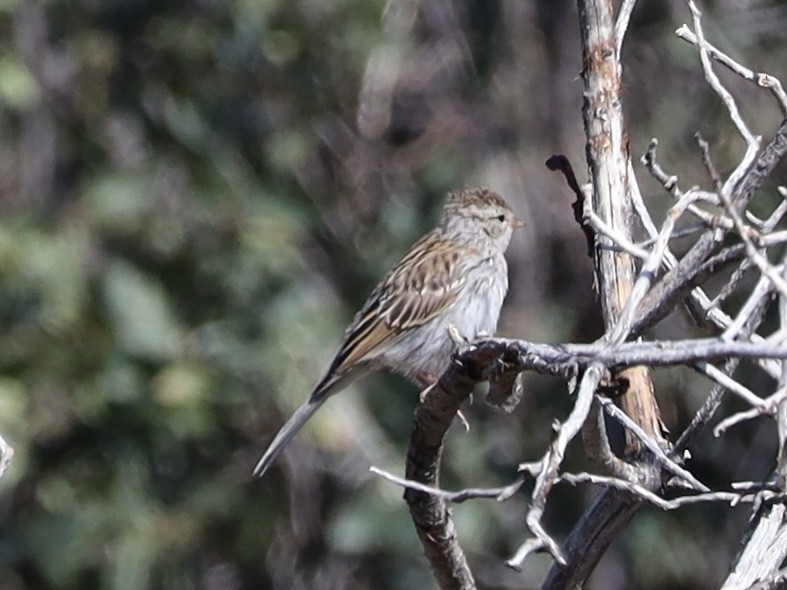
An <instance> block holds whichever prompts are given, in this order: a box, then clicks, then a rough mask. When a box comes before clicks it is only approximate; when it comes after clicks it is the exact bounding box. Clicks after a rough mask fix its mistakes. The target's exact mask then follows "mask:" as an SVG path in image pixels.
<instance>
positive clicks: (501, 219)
mask: <svg viewBox="0 0 787 590" xmlns="http://www.w3.org/2000/svg"><path fill="white" fill-rule="evenodd" d="M497 220H498V221H499V222H500V223H502V222H504V221H505V220H506V216H505V215H503V214H502V213H501V214H500V215H498V216H497Z"/></svg>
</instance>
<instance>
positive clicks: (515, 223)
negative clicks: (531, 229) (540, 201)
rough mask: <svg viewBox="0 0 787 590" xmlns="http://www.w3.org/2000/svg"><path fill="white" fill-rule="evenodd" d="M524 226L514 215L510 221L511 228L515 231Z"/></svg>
mask: <svg viewBox="0 0 787 590" xmlns="http://www.w3.org/2000/svg"><path fill="white" fill-rule="evenodd" d="M524 225H525V222H524V221H522V220H521V219H519V217H517V216H516V215H514V218H513V219H512V220H511V227H513V228H514V229H517V228H518V227H522V226H524Z"/></svg>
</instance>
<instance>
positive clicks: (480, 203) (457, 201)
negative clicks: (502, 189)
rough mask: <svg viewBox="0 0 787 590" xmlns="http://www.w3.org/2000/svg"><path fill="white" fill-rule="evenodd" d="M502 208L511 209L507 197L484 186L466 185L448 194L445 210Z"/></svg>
mask: <svg viewBox="0 0 787 590" xmlns="http://www.w3.org/2000/svg"><path fill="white" fill-rule="evenodd" d="M490 207H491V208H501V209H506V210H509V211H510V210H511V207H509V206H508V203H506V202H505V199H503V197H501V196H500V195H498V194H497V193H496V192H494V191H492V190H490V189H488V188H486V187H482V186H466V187H464V188H462V189H459V190H456V191H453V192H451V193H449V194H448V200H447V201H446V203H445V207H444V209H445V211H446V212H449V211H460V210H472V209H489V208H490Z"/></svg>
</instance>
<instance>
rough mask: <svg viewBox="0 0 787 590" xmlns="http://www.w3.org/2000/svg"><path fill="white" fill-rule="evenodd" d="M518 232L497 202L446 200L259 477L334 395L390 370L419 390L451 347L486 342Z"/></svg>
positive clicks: (483, 194)
mask: <svg viewBox="0 0 787 590" xmlns="http://www.w3.org/2000/svg"><path fill="white" fill-rule="evenodd" d="M521 225H522V222H521V221H520V220H519V219H517V218H516V216H514V214H513V213H512V211H511V209H510V207H509V206H508V204H507V203H506V202H505V201H504V200H503V198H502V197H500V195H498V194H497V193H494V192H492V191H490V190H489V189H486V188H471V187H467V188H464V189H462V190H459V191H455V192H453V193H450V194H449V196H448V199H447V201H446V204H445V206H444V208H443V212H442V215H441V217H440V221H439V222H438V225H437V227H436V228H435V229H433V230H432V231H431V232H429V233H428V234H426V235H425V236H424V237H423V238H421V239H420V240H418V241H417V242H416V243H415V244H413V246H412V247H411V248H410V250H408V252H407V253H406V254H405V255H404V257H403V258H402V260H401V261H400V262H399V263H398V264H397V265H396V266H395V267H394V268H393V269H392V270H391V271H390V272H388V274H386V275H385V276H384V277H383V279H382V280H381V281H380V283H379V284H378V285H377V287H376V288H375V289H374V291H373V292H372V294H371V295H370V296H369V298H368V299H367V300H366V303H365V304H364V305H363V307H362V308H361V310H360V311H359V312H358V313H357V314H356V315H355V317H354V318H353V321H352V323H351V324H350V326H349V327H348V328H347V330H346V331H345V333H344V337H343V339H342V344H341V345H340V347H339V351H338V353H337V354H336V357H335V358H334V360H333V362H332V363H331V365H330V367H329V369H328V371H327V372H326V374H325V376H324V377H323V378H322V379H321V380H320V381H319V383H318V384H317V386H316V387H315V388H314V391H313V392H312V394H311V395H310V396H309V399H308V400H307V401H306V402H304V404H302V405H301V406H300V407H299V408H298V409H297V410H296V411H295V413H294V414H293V415H292V416H291V417H290V419H289V420H288V421H287V422H286V424H285V425H284V426H283V427H282V428H281V430H279V432H278V434H277V435H276V436H275V437H274V439H273V441H272V442H271V444H270V445H269V447H268V449H267V450H266V451H265V454H264V455H263V456H262V458H261V459H260V461H259V463H257V466H256V467H255V469H254V474H255V475H258V476H261V475H263V474H264V473H265V471H266V470H267V469H268V467H269V466H270V464H271V463H272V462H273V461H274V460H275V459H276V458H277V457H278V455H279V454H280V453H281V451H282V450H283V449H284V447H285V446H286V444H287V443H288V442H289V441H290V440H291V439H292V437H293V436H295V434H296V433H297V432H298V431H299V430H300V429H301V427H302V426H303V425H304V424H305V423H306V421H307V420H308V419H309V418H310V417H311V416H312V415H313V414H314V412H316V411H317V409H318V408H319V407H320V406H321V405H322V404H323V403H324V402H325V400H326V399H327V398H328V397H330V396H331V395H332V394H334V393H337V392H338V391H340V390H341V389H343V388H344V387H346V386H347V385H348V384H349V382H350V381H352V380H355V379H357V378H358V377H361V376H362V375H365V374H367V373H369V372H371V371H374V370H377V369H380V368H388V369H391V370H393V371H395V372H398V373H401V374H403V375H405V376H406V377H408V378H410V379H412V380H414V381H417V382H419V383H420V384H421V385H423V384H424V383H423V381H424V377H425V376H427V375H429V376H433V377H436V376H438V375H439V374H440V373H442V371H443V370H444V369H445V368H446V367H447V365H448V362H449V360H450V356H451V353H452V352H453V350H454V349H455V346H456V344H455V343H454V342H453V340H452V339H451V338H450V336H449V333H448V329H449V327H455V328H456V329H457V330H458V331H459V333H460V334H461V335H462V336H463V337H465V338H467V339H468V340H473V339H474V338H476V336H477V335H478V334H480V333H488V334H491V333H493V332H494V330H495V328H496V326H497V319H498V316H499V313H500V307H501V306H502V303H503V298H504V297H505V293H506V291H507V289H508V276H507V272H508V269H507V265H506V262H505V258H504V257H503V253H504V252H505V250H506V248H507V247H508V243H509V241H510V238H511V232H512V231H513V229H514V228H516V227H519V226H521Z"/></svg>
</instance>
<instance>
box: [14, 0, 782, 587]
mask: <svg viewBox="0 0 787 590" xmlns="http://www.w3.org/2000/svg"><path fill="white" fill-rule="evenodd" d="M703 9H704V10H705V12H706V15H705V26H706V35H707V36H708V38H709V40H710V41H711V42H713V43H714V44H716V45H717V46H719V47H720V48H721V49H723V50H724V51H727V52H729V53H730V54H731V55H732V56H733V57H735V58H737V59H740V60H741V61H742V62H743V63H745V64H747V65H749V66H751V67H753V68H755V69H761V70H764V71H767V72H769V73H771V74H774V75H776V76H783V75H784V74H785V72H784V63H785V58H786V57H787V55H785V54H786V53H787V46H786V44H785V37H784V30H785V24H787V18H786V17H787V6H785V4H784V3H782V2H768V1H765V0H749V1H745V2H742V1H740V0H735V1H733V0H725V1H716V2H712V3H704V4H703ZM575 11H576V8H575V5H574V3H571V2H553V1H550V0H541V1H532V0H531V1H523V0H511V1H503V0H501V1H494V2H487V1H481V0H477V1H469V0H465V1H460V0H433V1H432V0H430V1H429V2H426V1H424V2H418V1H416V0H402V1H400V2H395V1H392V2H390V3H386V2H383V1H381V0H373V1H369V0H345V1H339V0H290V1H282V0H234V1H230V0H228V1H220V0H180V1H175V0H170V1H165V2H159V1H154V0H147V1H146V0H138V1H134V0H105V1H104V0H81V1H77V0H72V1H66V0H48V1H43V0H4V1H2V2H0V216H1V217H0V219H1V221H0V433H2V435H3V436H5V437H6V438H7V439H8V441H9V442H10V444H12V445H13V447H14V448H15V451H16V455H15V458H14V461H13V463H12V465H11V467H10V469H9V471H8V472H7V473H6V475H5V476H4V478H3V479H2V480H0V510H1V511H2V520H1V521H0V588H3V589H4V590H5V589H8V590H23V589H24V590H27V589H36V590H38V589H40V590H49V589H62V590H71V589H84V588H106V589H113V590H142V589H147V588H160V589H166V590H176V589H177V590H180V589H192V588H199V589H205V590H235V589H246V588H249V589H250V588H255V589H257V588H262V589H267V588H276V589H299V588H336V589H340V588H341V589H345V588H346V589H356V588H357V589H366V588H374V589H376V590H383V589H386V590H389V589H390V590H399V589H401V590H404V589H411V588H428V587H433V586H434V582H433V581H432V579H431V577H430V574H429V570H428V566H427V564H426V561H425V559H424V558H423V557H422V554H421V548H420V545H419V543H418V541H417V539H416V536H415V533H414V530H413V528H412V524H411V522H410V519H409V515H408V513H407V509H406V506H405V504H404V502H403V501H402V498H401V496H402V493H401V490H400V489H398V488H396V487H394V486H392V485H390V484H388V483H385V482H382V481H380V480H379V479H377V478H375V477H372V476H371V475H370V474H369V473H368V468H369V466H370V465H376V466H378V467H380V468H383V469H388V470H390V471H392V472H394V473H397V474H401V473H402V472H403V468H404V456H405V449H406V445H407V440H408V436H409V432H410V427H411V417H412V412H413V409H414V407H415V405H416V403H417V391H416V390H415V388H414V387H412V386H411V385H409V384H407V383H406V382H404V381H402V380H400V379H398V378H395V377H390V376H380V377H376V378H370V379H367V380H365V381H362V382H361V383H360V384H358V385H357V386H356V387H355V388H353V389H352V390H348V391H347V392H344V393H342V394H341V395H339V396H337V397H336V398H334V399H332V400H331V401H330V402H329V403H328V404H326V406H325V407H324V408H323V409H322V410H321V412H320V414H319V415H318V417H316V418H315V420H314V422H313V424H311V425H310V426H309V427H308V428H307V429H306V430H305V431H304V432H303V433H302V435H301V436H299V437H298V438H297V439H296V441H295V442H294V443H293V445H292V447H291V450H290V452H289V453H287V454H286V455H285V458H284V460H282V461H280V462H279V463H277V465H276V466H275V468H274V469H273V470H272V471H271V472H270V473H269V474H268V475H267V476H266V477H265V478H264V479H263V480H262V481H254V480H252V479H251V477H250V472H251V469H252V467H253V466H254V464H255V463H256V461H257V459H258V458H259V454H260V453H261V451H262V450H263V449H264V446H265V444H267V442H268V441H269V440H270V438H271V437H272V435H273V434H274V433H275V431H276V429H277V428H278V427H279V426H280V425H281V424H282V423H283V421H284V420H285V419H286V417H287V416H288V415H289V413H290V412H291V411H292V410H293V409H294V408H295V406H296V405H297V404H298V403H300V402H301V401H302V400H303V399H305V398H306V396H307V395H308V393H309V392H310V390H311V387H312V386H313V385H314V383H315V382H316V380H317V379H318V377H319V376H320V373H321V372H322V371H323V370H324V369H325V367H326V365H327V363H328V362H329V360H330V359H331V357H332V356H333V354H334V352H335V349H336V346H337V344H338V342H339V340H340V338H341V334H342V330H343V329H344V327H345V326H346V324H347V323H348V322H349V321H350V319H351V317H352V314H353V312H354V311H355V310H356V309H357V308H358V306H359V305H360V304H361V303H362V302H363V300H364V299H365V298H366V296H367V295H368V293H369V291H370V290H371V288H372V287H373V286H374V284H375V283H376V281H377V280H378V279H379V278H380V277H381V276H382V274H383V273H384V272H385V271H386V270H387V269H388V268H389V267H390V266H391V265H392V264H394V263H395V262H396V261H397V260H398V258H399V256H400V255H401V254H402V253H403V252H404V251H405V250H406V248H407V247H408V246H409V245H410V244H411V243H412V242H413V241H414V240H415V239H416V238H417V237H419V236H420V235H421V234H422V233H424V232H425V231H427V230H428V229H429V228H430V227H431V225H432V224H433V222H434V219H435V216H436V214H437V212H438V210H439V208H440V206H441V203H442V200H443V198H444V195H445V193H446V192H447V191H448V190H450V189H451V188H456V187H459V186H462V185H464V184H484V185H488V186H490V187H491V188H493V189H494V190H496V191H498V192H500V193H501V194H503V195H504V196H505V197H506V198H507V199H508V200H509V202H510V203H511V204H512V206H513V208H514V209H515V210H516V212H517V214H518V215H519V216H520V217H522V218H524V219H525V220H526V227H525V228H524V230H522V231H520V232H519V233H518V235H517V236H516V237H515V239H514V241H513V243H512V246H511V248H510V253H509V260H510V275H511V289H510V293H509V297H508V299H507V303H506V307H505V309H504V312H503V316H502V319H501V322H500V327H499V332H500V333H501V334H502V335H507V336H519V337H523V338H527V339H530V340H536V341H546V342H561V341H590V340H593V339H594V338H596V337H598V336H599V335H600V334H601V330H602V328H601V321H600V317H599V312H598V307H597V305H596V301H595V295H594V291H593V277H592V265H591V261H590V260H589V259H588V258H587V256H586V248H585V243H584V237H583V236H582V234H581V232H580V231H579V230H578V228H577V227H576V225H575V224H574V222H573V220H572V213H571V209H570V203H571V201H572V195H571V194H570V192H569V190H568V189H567V188H566V186H565V183H564V182H563V180H562V179H561V177H559V176H558V175H557V174H555V173H550V172H549V171H547V170H546V168H545V167H544V166H543V162H544V161H545V160H546V159H547V158H548V157H549V156H550V155H551V154H552V153H555V152H561V153H564V154H566V155H567V156H568V157H569V158H570V159H571V160H572V162H573V163H574V165H575V167H576V169H577V172H578V175H579V176H580V180H583V179H584V178H586V174H585V164H584V134H583V129H582V119H581V104H582V81H581V78H580V72H581V69H582V65H581V55H580V50H579V41H578V26H577V18H576V14H575ZM689 21H690V15H689V13H688V10H687V9H686V8H685V6H684V5H683V3H682V2H678V1H672V2H655V1H646V0H643V1H641V2H640V3H639V5H638V6H637V8H636V10H635V12H634V16H633V21H632V25H631V29H630V31H629V36H628V38H627V41H626V44H625V46H624V66H625V69H624V80H625V85H626V88H625V97H624V99H625V108H626V111H627V113H628V115H629V132H630V140H631V149H632V153H633V155H634V157H635V159H638V158H639V156H640V155H641V154H642V153H643V152H644V150H645V148H646V146H647V143H648V141H649V140H650V138H651V137H658V139H659V141H660V152H659V153H660V156H661V160H662V163H663V165H664V166H665V168H666V169H667V171H668V172H670V173H675V174H678V175H679V177H680V179H681V183H682V185H683V186H684V187H688V186H691V185H692V184H702V185H705V186H710V183H709V182H708V179H707V178H706V175H705V173H704V171H703V168H702V166H701V163H700V159H699V156H698V151H697V149H696V147H695V144H694V140H693V139H692V136H693V134H694V133H695V132H696V131H701V132H702V133H703V134H704V135H705V137H706V138H707V139H709V140H710V141H711V144H712V150H713V153H714V156H715V157H716V159H717V164H718V166H719V167H720V168H721V170H722V171H728V170H730V169H731V168H732V167H733V166H734V164H735V163H736V162H737V161H738V160H739V158H740V157H741V155H742V142H741V141H740V139H739V138H738V137H737V136H736V135H735V134H734V133H733V129H732V126H731V125H730V124H729V123H728V121H727V119H726V116H725V111H724V109H723V106H722V105H721V103H720V101H719V100H718V99H717V98H716V97H715V96H714V95H713V94H712V93H711V91H710V90H709V88H708V87H707V85H706V84H705V82H704V81H703V77H702V73H701V70H700V68H699V62H698V57H697V55H696V52H695V50H694V49H693V48H691V47H690V46H688V45H686V44H685V43H683V42H682V41H680V40H678V39H677V38H675V37H674V35H673V33H672V32H673V31H674V29H675V28H677V27H678V26H679V25H680V24H682V23H684V22H689ZM720 75H721V76H722V79H723V80H724V81H725V82H726V83H728V84H729V86H730V88H731V90H732V91H733V92H735V94H736V96H737V97H739V99H740V100H741V104H742V109H743V112H744V115H745V116H746V117H747V121H748V122H749V123H750V124H751V126H752V127H753V129H754V130H755V131H756V132H758V133H764V134H765V135H766V138H767V136H769V135H770V134H771V133H772V132H773V130H774V129H775V128H776V126H777V125H778V122H779V121H780V120H781V115H780V113H779V111H778V109H777V108H776V106H775V103H774V101H773V100H772V99H771V97H770V96H769V95H768V94H767V93H766V91H764V90H761V89H757V88H756V87H753V86H752V85H750V84H748V83H746V82H743V81H741V80H739V79H737V78H734V77H733V76H730V75H727V74H726V72H720ZM637 171H638V174H639V177H640V179H641V187H642V190H643V193H644V195H645V198H646V200H647V202H648V204H649V205H650V206H651V207H652V210H653V211H654V213H655V214H658V212H660V211H663V210H664V209H665V208H666V207H667V206H668V205H669V200H668V197H667V196H666V195H665V194H664V193H663V191H661V189H660V188H659V187H658V186H657V185H656V184H655V183H654V182H653V181H652V180H650V179H648V178H646V173H645V172H644V170H642V168H641V166H639V165H637ZM781 174H782V176H783V172H781ZM772 192H774V195H775V191H772ZM776 198H777V197H776V196H773V197H772V200H775V199H776ZM658 219H659V218H658V217H657V221H658ZM677 249H678V250H680V245H678V246H677ZM690 330H691V328H690V326H689V323H688V322H687V321H686V319H685V318H684V317H683V316H676V317H675V318H672V319H670V320H669V321H668V322H665V323H664V324H663V326H661V327H659V328H658V329H657V330H656V332H655V335H656V336H673V337H674V336H676V335H679V334H685V333H686V332H687V331H690ZM694 333H699V332H694ZM656 377H657V384H658V396H659V400H660V402H661V404H662V410H663V412H664V419H665V422H666V424H667V426H668V427H669V428H670V429H671V430H672V431H673V432H680V430H681V429H682V428H683V427H684V426H685V424H686V423H687V422H688V420H689V419H690V417H691V415H692V412H693V411H694V410H695V409H696V408H697V407H698V405H699V403H700V402H701V400H702V399H703V398H704V396H705V395H706V393H707V389H708V387H707V385H705V384H704V383H703V382H702V381H700V380H699V379H698V378H696V377H694V376H693V375H692V374H690V373H688V372H682V371H679V370H669V371H668V370H662V371H659V372H658V373H657V376H656ZM526 384H527V387H526V396H525V399H524V401H523V402H522V404H521V406H520V407H519V408H518V409H517V411H516V412H515V413H514V414H513V415H504V414H501V413H498V412H495V411H492V410H491V409H489V408H488V407H486V406H485V405H484V403H483V402H482V401H481V396H476V398H475V401H474V403H473V405H472V406H471V407H468V408H466V410H465V414H466V415H467V416H468V418H469V420H470V422H471V425H472V427H471V430H470V432H469V433H468V434H465V433H463V432H462V430H461V428H459V427H455V428H454V429H453V430H452V431H451V433H450V436H449V440H448V445H447V449H446V453H445V458H444V465H445V472H444V475H443V481H442V483H443V485H444V486H445V487H446V488H449V489H458V488H461V487H467V486H483V485H490V486H491V485H501V484H504V483H507V482H509V481H511V480H512V479H513V478H514V476H515V471H516V466H517V464H518V463H519V462H522V461H531V460H535V459H537V458H538V457H540V456H541V454H542V453H543V452H544V450H545V449H546V446H547V445H548V442H549V440H550V425H551V423H552V422H553V421H554V420H559V419H562V418H564V417H565V416H566V414H567V412H568V411H569V409H570V407H571V400H570V399H569V398H568V395H567V391H566V388H565V385H564V384H562V383H560V382H557V381H554V380H551V379H547V378H542V377H528V378H527V381H526ZM755 385H756V384H755ZM767 386H769V384H768V383H762V384H760V390H764V389H765V388H766V387H767ZM758 391H759V390H758ZM735 407H736V406H735V404H734V403H732V404H730V405H729V407H728V408H727V409H728V410H730V409H734V408H735ZM774 445H775V433H774V429H773V428H772V426H771V425H770V423H766V422H765V421H764V420H763V421H761V422H756V423H754V424H750V425H746V426H742V427H740V428H736V429H734V430H732V431H731V432H730V433H729V434H728V435H727V436H725V437H724V438H723V439H721V440H716V439H713V438H711V437H710V436H706V437H704V438H702V439H701V440H700V441H699V444H698V447H697V448H696V449H694V457H695V459H694V460H693V462H692V463H691V467H692V468H693V469H694V470H695V472H696V473H697V474H698V475H699V476H700V477H701V479H703V480H704V481H706V482H707V483H709V484H712V485H718V486H723V485H725V484H727V483H729V482H730V481H731V480H735V479H759V478H762V477H764V476H765V475H767V473H768V471H769V469H770V467H771V466H772V464H773V458H774V448H775V446H774ZM567 467H568V468H570V469H577V470H580V469H586V468H588V466H587V465H586V463H585V460H584V456H583V452H582V449H581V446H580V445H579V444H578V443H575V444H574V445H573V446H572V447H571V454H570V456H569V459H568V463H567ZM594 493H595V490H593V489H588V488H582V489H574V488H568V487H558V488H557V489H556V490H555V492H554V493H553V496H552V498H551V500H550V503H549V506H548V511H547V515H546V521H547V526H548V528H549V530H550V531H551V532H553V533H554V534H555V535H556V536H557V537H558V538H562V537H563V535H564V534H565V533H566V532H567V531H568V530H569V529H570V527H571V525H572V523H573V521H574V519H575V518H576V517H577V516H578V515H579V514H580V513H581V511H582V509H583V507H584V506H585V504H586V502H587V501H588V499H589V498H591V497H592V495H593V494H594ZM526 500H527V495H526V493H523V494H520V495H519V496H517V497H515V498H514V499H512V500H510V501H509V502H507V503H505V504H497V503H495V502H491V501H484V500H479V501H472V502H468V503H466V504H462V505H461V506H456V507H455V508H454V516H455V519H456V523H457V527H458V530H459V534H460V539H461V542H462V544H463V546H464V547H465V549H466V550H467V552H468V554H469V559H470V562H471V565H472V567H473V568H474V572H475V574H476V576H477V578H478V580H479V584H480V586H482V587H484V588H531V587H537V585H538V583H539V581H540V580H541V578H542V576H543V574H544V572H545V571H546V568H548V567H549V565H550V560H549V559H548V558H547V557H541V556H537V557H535V558H533V559H532V560H530V561H528V562H527V568H526V571H525V572H524V573H522V574H516V573H514V572H511V571H510V570H508V569H507V568H505V566H504V565H503V561H504V560H505V559H507V558H508V557H510V556H511V555H512V553H513V552H514V551H515V550H516V548H517V547H518V545H519V544H520V543H521V542H522V541H523V540H524V538H525V530H524V522H523V519H524V514H525V510H526ZM747 515H748V514H747V509H746V508H737V509H732V508H729V507H725V506H714V507H707V506H705V507H697V508H687V509H684V510H681V511H680V512H678V513H671V514H663V513H661V512H660V511H658V510H655V509H643V510H642V511H641V512H640V513H639V514H638V515H637V516H636V518H635V520H634V521H633V522H632V524H630V525H629V526H628V527H627V528H626V530H625V531H624V533H623V534H622V536H621V538H620V540H619V542H618V543H616V544H615V545H614V546H613V547H612V548H611V550H610V552H609V553H608V555H607V556H606V557H605V559H604V561H603V562H602V563H601V565H600V567H599V570H598V571H597V573H596V575H595V577H594V585H593V587H595V588H605V589H614V588H642V589H646V588H665V587H669V588H710V587H715V586H716V585H718V583H719V581H720V580H721V579H723V577H724V576H725V575H726V571H727V564H728V563H729V562H730V561H731V559H732V556H733V555H734V552H735V551H736V548H737V542H738V540H739V538H740V535H741V534H742V532H743V530H744V528H745V523H746V518H747Z"/></svg>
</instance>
